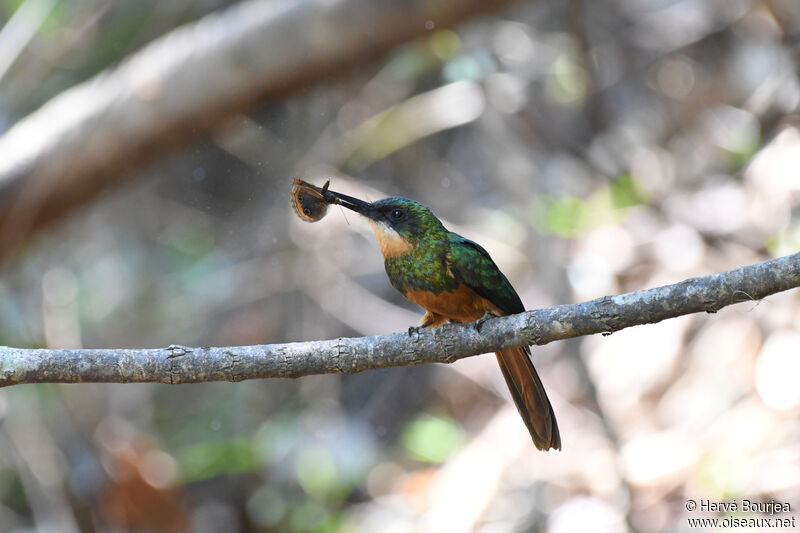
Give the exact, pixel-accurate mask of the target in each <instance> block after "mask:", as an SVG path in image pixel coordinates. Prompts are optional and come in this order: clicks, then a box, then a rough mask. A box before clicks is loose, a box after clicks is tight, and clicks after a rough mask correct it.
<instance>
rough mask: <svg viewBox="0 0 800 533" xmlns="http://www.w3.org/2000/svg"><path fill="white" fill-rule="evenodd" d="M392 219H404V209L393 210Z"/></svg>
mask: <svg viewBox="0 0 800 533" xmlns="http://www.w3.org/2000/svg"><path fill="white" fill-rule="evenodd" d="M392 218H393V219H395V220H400V219H401V218H403V210H402V209H393V210H392Z"/></svg>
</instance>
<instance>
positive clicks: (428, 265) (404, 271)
mask: <svg viewBox="0 0 800 533" xmlns="http://www.w3.org/2000/svg"><path fill="white" fill-rule="evenodd" d="M324 194H325V198H326V199H328V200H329V201H331V202H332V203H337V204H339V205H341V206H343V207H345V208H347V209H350V210H352V211H355V212H356V213H358V214H360V215H361V216H363V217H365V218H366V219H367V221H368V222H369V224H370V226H371V227H372V230H373V232H374V233H375V237H376V238H377V241H378V244H379V246H380V249H381V253H382V254H383V259H384V267H385V269H386V274H387V275H388V277H389V281H390V282H391V284H392V286H393V287H394V288H395V289H397V290H398V291H399V292H400V293H402V294H403V296H405V297H406V298H407V299H408V300H410V301H411V302H413V303H415V304H416V305H418V306H420V307H422V308H423V309H424V310H425V315H424V316H423V317H422V322H421V325H420V327H422V328H430V327H435V326H440V325H442V324H445V323H448V322H476V321H477V322H480V321H482V320H485V319H486V318H488V317H491V316H505V315H511V314H516V313H521V312H523V311H524V310H525V307H524V306H523V304H522V300H521V299H520V297H519V295H518V294H517V292H516V291H515V290H514V287H513V286H512V285H511V283H510V282H509V281H508V278H506V276H505V275H504V274H503V273H502V272H501V271H500V269H499V268H498V266H497V265H496V264H495V262H494V261H493V260H492V258H491V257H490V256H489V253H488V252H487V251H486V250H485V249H483V247H481V246H480V245H479V244H477V243H475V242H473V241H471V240H469V239H467V238H465V237H462V236H461V235H458V234H457V233H453V232H452V231H448V230H447V229H446V228H445V227H444V225H443V224H442V222H441V221H440V220H439V219H438V218H437V217H436V216H435V215H434V214H433V213H432V212H431V211H430V209H428V208H427V207H425V206H423V205H422V204H420V203H419V202H416V201H415V200H410V199H408V198H400V197H391V198H384V199H382V200H378V201H375V202H365V201H363V200H359V199H358V198H353V197H351V196H347V195H344V194H341V193H337V192H334V191H330V190H326V191H325V193H324ZM412 329H413V328H412ZM495 355H496V356H497V362H498V364H499V365H500V370H501V372H502V374H503V377H504V378H505V382H506V384H507V385H508V389H509V391H510V392H511V397H512V398H513V400H514V404H515V405H516V406H517V409H518V411H519V414H520V416H521V417H522V420H523V421H524V422H525V425H526V426H527V428H528V431H529V433H530V435H531V439H532V440H533V444H534V445H535V446H536V448H538V449H540V450H549V449H556V450H560V449H561V435H560V433H559V430H558V424H557V423H556V417H555V413H554V411H553V406H552V405H551V403H550V400H549V398H548V397H547V392H545V389H544V385H543V384H542V380H541V379H540V378H539V375H538V374H537V372H536V369H535V368H534V366H533V362H532V361H531V351H530V347H528V346H522V347H519V348H510V349H505V350H500V351H497V352H495Z"/></svg>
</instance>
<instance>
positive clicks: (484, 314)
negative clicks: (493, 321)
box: [475, 311, 495, 333]
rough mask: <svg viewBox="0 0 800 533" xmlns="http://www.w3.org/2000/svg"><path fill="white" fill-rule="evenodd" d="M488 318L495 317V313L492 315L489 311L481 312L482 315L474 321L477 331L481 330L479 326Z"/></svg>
mask: <svg viewBox="0 0 800 533" xmlns="http://www.w3.org/2000/svg"><path fill="white" fill-rule="evenodd" d="M490 318H495V315H493V314H492V313H491V312H489V311H486V312H485V313H483V316H482V317H480V318H479V319H478V320H476V321H475V329H476V330H478V333H480V332H481V328H482V327H483V325H484V324H485V323H486V321H487V320H489V319H490Z"/></svg>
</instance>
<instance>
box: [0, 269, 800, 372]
mask: <svg viewBox="0 0 800 533" xmlns="http://www.w3.org/2000/svg"><path fill="white" fill-rule="evenodd" d="M798 286H800V253H796V254H793V255H789V256H786V257H781V258H778V259H772V260H770V261H765V262H763V263H758V264H755V265H751V266H746V267H742V268H737V269H735V270H730V271H728V272H723V273H721V274H713V275H710V276H705V277H702V278H692V279H687V280H685V281H682V282H680V283H676V284H674V285H666V286H664V287H658V288H655V289H646V290H641V291H636V292H632V293H627V294H622V295H619V296H607V297H605V298H599V299H597V300H592V301H590V302H584V303H579V304H571V305H560V306H557V307H551V308H548V309H539V310H536V311H527V312H525V313H520V314H518V315H512V316H507V317H502V318H492V319H489V320H487V321H486V322H484V323H483V324H482V325H481V326H480V328H478V327H477V326H476V325H475V324H448V325H445V326H442V327H439V328H433V329H429V330H420V331H417V332H412V333H410V334H406V333H395V334H391V335H380V336H377V337H360V338H340V339H335V340H326V341H312V342H298V343H289V344H268V345H261V346H235V347H222V348H187V347H182V346H171V347H169V348H161V349H147V350H113V349H112V350H46V349H40V350H31V349H18V348H8V347H2V348H0V386H8V385H16V384H20V383H80V382H106V383H130V382H161V383H172V384H176V383H197V382H203V381H241V380H244V379H253V378H270V377H283V378H296V377H300V376H306V375H309V374H326V373H343V372H346V373H350V372H361V371H364V370H370V369H375V368H385V367H390V366H405V365H416V364H420V363H431V362H441V363H450V362H453V361H456V360H458V359H461V358H464V357H469V356H471V355H477V354H481V353H486V352H493V351H495V350H499V349H504V348H511V347H515V346H521V345H525V344H539V345H541V344H547V343H549V342H552V341H555V340H561V339H568V338H571V337H578V336H582V335H591V334H595V333H604V334H609V333H612V332H614V331H619V330H621V329H624V328H627V327H631V326H636V325H640V324H649V323H654V322H659V321H661V320H665V319H668V318H674V317H677V316H681V315H686V314H690V313H698V312H702V311H705V312H708V313H714V312H716V311H718V310H719V309H721V308H723V307H725V306H728V305H732V304H735V303H740V302H747V301H753V300H760V299H761V298H764V297H766V296H769V295H770V294H774V293H777V292H781V291H785V290H788V289H791V288H795V287H798ZM479 329H480V330H479Z"/></svg>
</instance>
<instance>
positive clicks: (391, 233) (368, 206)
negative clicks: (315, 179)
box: [331, 191, 447, 255]
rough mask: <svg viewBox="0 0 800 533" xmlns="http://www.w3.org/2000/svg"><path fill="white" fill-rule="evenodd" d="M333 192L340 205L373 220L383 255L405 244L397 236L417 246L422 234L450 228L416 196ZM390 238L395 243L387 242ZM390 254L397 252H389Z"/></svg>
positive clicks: (424, 235)
mask: <svg viewBox="0 0 800 533" xmlns="http://www.w3.org/2000/svg"><path fill="white" fill-rule="evenodd" d="M331 192H332V191H331ZM333 194H334V195H335V196H336V198H337V199H338V202H337V203H338V204H339V205H341V206H343V207H346V208H348V209H351V210H353V211H355V212H356V213H359V214H360V215H362V216H364V217H366V218H367V219H368V220H369V221H370V223H371V225H372V228H373V229H374V230H375V235H376V236H377V237H378V240H379V241H380V242H381V248H382V249H383V250H384V255H387V251H388V250H389V249H393V250H395V251H397V250H400V249H401V248H403V247H404V246H401V243H400V242H399V241H398V238H399V240H401V241H402V242H403V243H406V245H407V246H415V245H417V244H419V242H420V241H421V240H422V239H423V238H433V237H437V236H439V235H443V234H445V233H446V232H447V230H445V228H444V226H443V225H442V223H441V222H440V221H439V219H438V218H436V216H435V215H434V214H433V213H431V211H430V209H428V208H427V207H425V206H424V205H422V204H420V203H419V202H415V201H414V200H409V199H408V198H399V197H392V198H384V199H382V200H378V201H377V202H373V203H369V202H364V201H363V200H359V199H357V198H353V197H350V196H346V195H344V194H340V193H333ZM389 241H391V242H392V243H394V244H392V245H391V246H388V245H386V243H388V242H389ZM388 255H395V253H391V252H389V253H388Z"/></svg>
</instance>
